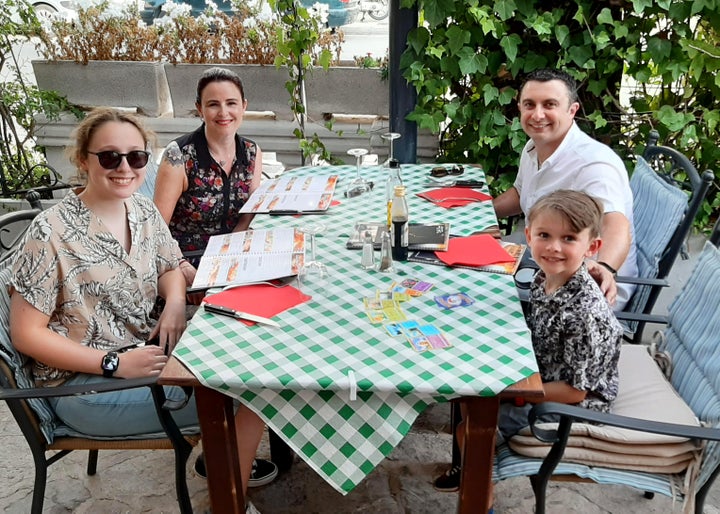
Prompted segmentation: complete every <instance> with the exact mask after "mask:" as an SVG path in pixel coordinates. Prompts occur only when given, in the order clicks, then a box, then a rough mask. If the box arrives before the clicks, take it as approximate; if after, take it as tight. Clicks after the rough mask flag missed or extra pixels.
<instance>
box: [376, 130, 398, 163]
mask: <svg viewBox="0 0 720 514" xmlns="http://www.w3.org/2000/svg"><path fill="white" fill-rule="evenodd" d="M400 136H401V134H399V133H397V132H386V133H385V134H383V135H382V136H380V137H382V138H383V139H384V140H385V141H388V142H389V143H390V153H389V154H388V158H387V160H386V161H385V162H384V163H383V166H388V164H389V163H390V161H391V160H392V159H393V158H394V157H395V156H394V155H393V141H395V140H396V139H398V138H399V137H400Z"/></svg>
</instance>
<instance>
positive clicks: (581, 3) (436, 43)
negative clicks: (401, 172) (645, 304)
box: [401, 0, 720, 228]
mask: <svg viewBox="0 0 720 514" xmlns="http://www.w3.org/2000/svg"><path fill="white" fill-rule="evenodd" d="M402 5H403V7H408V8H421V9H422V13H423V17H424V23H423V24H422V26H420V27H418V28H416V29H415V30H413V31H412V32H411V34H410V35H409V37H408V48H407V50H406V51H405V53H404V54H403V56H402V61H401V68H402V70H403V74H404V76H405V78H406V79H407V80H408V81H409V82H410V83H411V84H412V85H413V86H414V87H415V88H416V90H417V93H418V104H417V108H416V109H415V111H414V112H413V113H412V114H411V115H410V118H411V119H412V120H414V121H415V122H417V124H418V126H419V127H421V128H428V129H430V130H432V131H434V132H436V133H440V134H441V145H440V156H439V158H440V160H445V161H460V162H477V163H481V164H482V165H483V166H484V168H485V169H486V170H487V172H488V173H489V175H490V180H491V188H492V189H493V190H494V191H498V190H500V191H502V190H504V189H506V188H507V187H508V186H509V185H510V184H512V182H513V180H514V177H515V173H516V169H517V160H518V157H519V154H520V150H521V149H522V147H523V145H524V144H525V142H526V136H525V134H524V133H523V131H522V128H521V127H520V123H519V120H518V112H517V106H516V95H517V91H518V88H519V85H520V81H521V80H522V76H523V75H524V74H525V73H527V72H529V71H532V70H534V69H537V68H541V67H557V68H563V69H566V70H567V71H568V72H570V73H571V74H572V75H573V76H574V77H575V78H576V79H577V80H578V81H579V82H580V92H581V102H582V110H581V111H580V112H579V113H578V116H577V120H578V123H579V124H580V125H581V126H582V128H583V129H584V130H586V131H587V132H589V133H590V134H592V135H593V136H594V137H596V138H597V139H600V140H602V141H604V142H606V143H608V144H609V145H611V146H612V147H613V148H614V149H615V150H616V151H617V152H618V153H619V154H620V155H621V156H622V157H623V158H624V159H625V160H626V163H627V165H628V169H631V167H632V158H633V154H636V153H637V154H640V153H642V150H643V148H644V144H645V141H646V140H647V135H648V132H649V131H650V130H651V129H653V128H654V129H656V130H658V131H659V132H660V135H661V140H660V141H661V144H665V145H668V146H673V147H675V148H677V149H678V150H680V151H681V152H683V153H684V154H686V155H688V157H690V158H691V160H693V162H694V163H695V164H696V166H697V168H698V169H699V170H705V169H715V170H716V176H720V170H718V162H719V161H720V145H719V144H718V142H719V140H720V137H718V134H719V132H718V122H719V121H720V78H718V77H720V74H719V73H718V69H719V68H720V51H718V31H717V30H718V29H717V27H720V2H717V1H714V0H690V1H670V0H663V1H657V2H656V1H651V0H634V1H626V0H617V1H613V2H591V1H589V0H574V1H568V0H566V1H561V2H542V1H531V0H496V1H480V0H470V1H466V2H448V1H443V2H434V1H433V2H430V1H427V2H423V1H421V0H420V1H416V0H402ZM719 207H720V194H719V189H718V181H716V183H715V185H714V186H713V188H712V190H711V192H710V194H709V195H708V198H707V200H706V202H705V204H704V206H703V208H702V212H701V214H700V215H699V217H698V225H699V226H700V227H702V228H708V227H709V226H711V225H712V221H713V220H714V218H716V217H717V215H718V214H717V213H718V208H719Z"/></svg>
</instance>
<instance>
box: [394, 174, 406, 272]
mask: <svg viewBox="0 0 720 514" xmlns="http://www.w3.org/2000/svg"><path fill="white" fill-rule="evenodd" d="M391 219H392V229H391V230H392V238H391V239H392V256H393V260H396V261H406V260H407V258H408V231H409V227H408V225H409V220H410V217H409V213H408V206H407V200H406V199H405V186H395V196H394V197H393V201H392V208H391Z"/></svg>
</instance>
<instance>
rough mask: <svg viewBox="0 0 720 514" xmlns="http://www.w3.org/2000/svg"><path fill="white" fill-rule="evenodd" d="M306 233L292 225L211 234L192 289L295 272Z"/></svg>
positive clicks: (302, 252) (283, 275) (287, 274)
mask: <svg viewBox="0 0 720 514" xmlns="http://www.w3.org/2000/svg"><path fill="white" fill-rule="evenodd" d="M304 261H305V235H304V234H303V233H302V232H300V231H299V230H297V229H295V228H276V229H268V230H246V231H244V232H231V233H229V234H221V235H217V236H212V237H210V240H209V241H208V245H207V248H206V249H205V253H204V254H203V256H202V258H201V259H200V265H199V266H198V270H197V274H196V275H195V280H194V281H193V284H192V288H193V289H206V288H210V287H216V286H226V285H235V284H247V283H250V282H257V281H260V280H272V279H274V278H279V277H286V276H289V275H297V273H298V271H299V270H300V268H301V267H302V265H303V263H304Z"/></svg>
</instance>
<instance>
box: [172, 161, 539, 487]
mask: <svg viewBox="0 0 720 514" xmlns="http://www.w3.org/2000/svg"><path fill="white" fill-rule="evenodd" d="M428 169H429V167H428V166H422V165H419V166H405V167H403V180H404V181H405V183H406V184H407V185H408V188H409V190H410V191H412V192H421V191H422V190H424V189H423V188H422V187H421V186H420V185H419V184H420V183H421V182H422V181H423V180H424V179H425V177H426V176H427V171H428ZM354 172H355V168H354V167H349V166H340V167H332V168H309V167H308V168H300V169H297V170H294V171H293V173H297V174H308V173H315V174H331V173H339V174H340V175H341V177H342V179H341V181H340V183H339V185H338V188H337V191H336V197H337V198H338V199H339V200H340V202H341V204H340V205H337V206H334V207H332V208H331V209H330V211H329V212H328V213H327V214H325V215H322V216H312V217H310V216H306V217H304V218H302V219H299V218H293V217H285V216H283V217H279V216H258V217H256V219H255V221H254V223H253V225H254V226H257V227H263V228H266V227H273V226H280V225H283V226H288V225H289V226H299V225H300V224H302V223H303V222H306V221H322V222H324V223H326V224H327V230H326V231H325V233H324V234H323V235H321V236H318V237H317V247H318V248H317V251H318V258H319V259H320V260H322V261H324V262H325V263H326V265H327V266H328V268H329V271H330V278H329V280H328V281H326V282H325V283H323V284H318V285H315V286H309V287H308V288H307V289H304V291H305V292H307V293H308V294H311V295H312V296H313V300H311V301H309V302H306V303H304V304H302V305H299V306H297V307H295V308H293V309H290V310H288V311H286V312H283V313H281V314H279V315H277V316H275V317H274V318H273V319H275V320H276V321H278V322H279V323H280V325H281V327H280V328H276V327H270V326H264V325H255V326H252V327H247V326H245V325H244V324H242V323H240V322H238V321H235V320H232V319H230V318H225V317H220V316H215V315H212V314H208V313H205V312H204V311H203V310H202V309H200V310H199V311H198V313H197V314H196V315H195V317H194V318H193V319H192V321H191V322H190V324H189V326H188V329H187V330H186V332H185V334H184V335H183V337H182V338H181V340H180V342H179V343H178V345H177V347H176V349H175V353H174V354H175V356H176V357H177V358H178V359H180V360H181V361H182V362H183V363H184V364H185V365H186V366H187V367H188V368H189V369H190V370H191V371H192V373H193V374H195V375H196V376H197V377H198V379H199V380H200V381H201V383H203V384H204V385H206V386H208V387H211V388H214V389H217V390H219V391H222V392H224V393H226V394H228V395H230V396H233V397H235V398H238V399H240V401H242V402H243V403H245V404H246V405H248V406H249V407H250V408H251V409H253V410H254V411H255V412H257V413H258V414H259V415H260V416H261V417H262V418H263V420H265V422H266V423H267V424H268V425H269V426H270V427H271V428H272V429H273V430H274V431H275V432H277V433H278V434H279V435H281V436H282V437H283V438H284V439H285V440H286V441H287V442H288V444H289V445H290V446H291V447H292V448H293V449H294V450H295V451H296V452H297V453H298V454H299V455H300V456H301V457H302V458H303V459H305V460H306V461H307V462H308V464H309V465H310V466H311V467H312V468H313V469H315V471H317V472H318V473H319V474H320V475H321V476H322V477H323V478H325V479H326V480H327V481H328V482H329V483H330V484H331V485H332V486H333V487H335V489H337V490H338V491H339V492H341V493H343V494H346V493H347V492H349V491H351V490H352V489H353V488H354V487H355V486H356V485H357V484H358V483H359V482H360V481H361V480H362V479H363V478H364V477H365V476H366V475H367V474H368V473H370V472H371V471H372V470H373V469H374V468H375V466H377V464H379V463H380V462H381V461H382V459H383V458H385V457H386V456H387V455H388V454H389V453H390V452H391V451H392V449H393V448H394V447H395V446H396V445H397V444H398V443H399V442H400V441H401V440H402V438H403V437H404V436H405V435H406V434H407V432H408V431H409V429H410V426H411V425H412V423H413V422H414V420H415V418H416V417H417V415H418V414H419V413H420V412H422V411H423V409H424V408H425V407H426V406H427V405H428V404H429V403H431V402H437V401H447V400H449V399H452V398H455V397H458V396H478V395H479V396H493V395H495V394H497V393H498V392H500V391H502V390H503V389H505V388H506V387H508V386H510V385H512V384H514V383H516V382H518V381H520V380H522V379H524V378H527V377H529V376H530V375H531V374H533V373H535V372H536V371H537V364H536V362H535V355H534V353H533V350H532V344H531V340H530V334H529V331H528V329H527V326H526V325H525V321H524V318H523V315H522V310H521V307H520V303H519V301H518V299H517V295H516V292H515V287H514V283H513V280H512V277H510V276H507V275H496V274H491V273H485V272H479V271H473V270H465V269H450V268H445V267H440V266H423V265H420V264H416V263H409V262H408V263H395V266H396V272H395V273H393V274H389V275H386V274H382V273H379V272H374V271H371V272H367V271H363V270H362V269H361V268H360V266H359V263H360V253H359V252H358V251H353V250H347V249H346V248H345V242H346V240H347V235H348V234H350V232H351V231H352V227H353V225H354V223H355V222H356V221H380V220H382V219H383V216H384V205H383V204H384V182H383V180H382V179H383V176H382V170H381V168H379V167H377V168H363V174H364V176H366V178H369V179H370V180H374V181H375V183H376V184H377V185H378V186H379V187H376V189H375V191H373V192H372V193H371V194H368V195H363V196H360V197H356V198H350V199H346V198H344V197H343V196H342V192H343V185H344V184H347V182H349V180H350V179H351V178H352V176H353V175H354ZM471 177H472V178H482V171H481V170H478V169H475V170H469V171H466V174H465V176H464V177H463V178H471ZM408 203H409V205H410V216H411V220H412V221H418V222H420V221H426V222H430V221H447V222H449V223H450V224H451V232H452V233H458V234H464V233H470V232H473V231H477V230H482V229H484V228H487V227H488V226H490V225H494V224H495V223H496V219H495V215H494V212H493V209H492V205H491V204H490V203H489V202H485V203H474V204H471V205H470V206H466V207H462V208H454V209H451V210H446V209H443V208H441V207H437V206H434V205H431V204H430V203H429V202H426V201H424V200H422V199H420V198H417V197H414V195H412V194H411V195H410V198H409V202H408ZM404 278H417V279H421V280H423V281H427V282H430V283H432V284H433V285H434V287H433V289H432V290H430V291H429V292H427V293H425V294H424V295H423V296H421V297H416V298H412V299H411V300H410V301H408V302H405V303H403V304H402V308H403V311H404V312H405V314H406V315H407V317H408V319H415V320H418V321H420V322H421V323H422V324H432V325H435V326H436V327H437V328H439V329H440V330H441V331H442V332H443V333H444V334H445V335H446V337H447V339H448V340H449V341H450V342H451V343H452V345H453V346H452V347H451V348H447V349H444V350H434V351H428V352H424V353H416V352H415V351H414V350H413V349H412V348H411V347H410V345H409V344H408V342H407V341H406V340H405V339H404V338H402V337H392V336H391V335H390V334H389V333H388V332H387V331H386V330H385V328H384V327H383V326H382V325H373V324H371V322H370V320H369V319H368V317H367V315H366V314H365V311H364V306H363V301H362V300H363V298H364V297H371V296H374V295H375V292H376V291H377V290H388V289H389V288H390V286H391V284H392V283H393V281H398V282H399V281H401V280H402V279H404ZM456 292H464V293H466V294H468V295H469V296H470V297H472V298H473V299H474V300H475V302H474V303H473V304H472V305H470V306H466V307H461V308H457V309H452V310H443V309H440V308H439V307H438V306H437V304H436V303H435V301H434V300H433V297H434V296H435V295H441V294H447V293H456ZM355 391H356V392H355Z"/></svg>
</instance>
